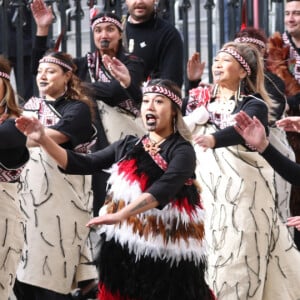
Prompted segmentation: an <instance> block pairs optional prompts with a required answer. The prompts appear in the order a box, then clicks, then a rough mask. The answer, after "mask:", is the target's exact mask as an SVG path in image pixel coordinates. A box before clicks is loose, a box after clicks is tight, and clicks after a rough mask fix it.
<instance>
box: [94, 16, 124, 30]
mask: <svg viewBox="0 0 300 300" xmlns="http://www.w3.org/2000/svg"><path fill="white" fill-rule="evenodd" d="M100 23H112V24H114V25H116V26H117V27H118V28H119V29H120V30H121V31H123V26H122V24H121V23H120V22H119V21H118V20H116V19H114V18H111V17H106V16H104V17H101V18H98V19H96V20H95V21H94V22H93V23H92V24H91V27H92V31H94V29H95V27H96V26H97V25H98V24H100Z"/></svg>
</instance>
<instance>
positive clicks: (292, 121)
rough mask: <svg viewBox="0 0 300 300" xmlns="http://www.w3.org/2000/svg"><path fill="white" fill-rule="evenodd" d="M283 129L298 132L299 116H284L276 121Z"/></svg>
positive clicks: (299, 128) (299, 130)
mask: <svg viewBox="0 0 300 300" xmlns="http://www.w3.org/2000/svg"><path fill="white" fill-rule="evenodd" d="M276 125H277V126H278V127H281V128H282V129H283V130H285V131H293V132H300V117H286V118H283V119H281V120H278V121H277V122H276Z"/></svg>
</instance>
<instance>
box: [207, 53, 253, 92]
mask: <svg viewBox="0 0 300 300" xmlns="http://www.w3.org/2000/svg"><path fill="white" fill-rule="evenodd" d="M212 73H213V78H214V82H215V83H216V84H219V85H220V86H224V87H227V88H231V89H233V87H234V89H235V87H237V86H238V84H239V82H240V80H241V79H242V78H244V77H245V76H246V74H247V73H246V71H245V70H244V69H243V67H242V66H241V65H240V63H239V62H238V61H237V60H236V59H235V58H234V57H233V56H232V55H230V54H228V53H226V52H220V53H218V54H217V56H216V57H215V60H214V63H213V65H212Z"/></svg>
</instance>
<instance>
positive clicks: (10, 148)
mask: <svg viewBox="0 0 300 300" xmlns="http://www.w3.org/2000/svg"><path fill="white" fill-rule="evenodd" d="M0 136H1V139H0V163H1V164H2V165H4V166H5V167H6V168H11V169H14V168H18V167H20V166H21V165H23V164H24V163H25V162H26V161H27V160H28V150H27V148H26V137H25V136H24V135H23V134H22V133H21V132H20V131H19V130H18V129H17V128H16V126H15V120H14V119H7V120H5V121H4V122H3V123H2V124H0Z"/></svg>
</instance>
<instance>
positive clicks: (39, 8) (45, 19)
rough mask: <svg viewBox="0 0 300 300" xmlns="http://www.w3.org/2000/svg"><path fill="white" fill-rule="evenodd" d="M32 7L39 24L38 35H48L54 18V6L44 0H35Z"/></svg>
mask: <svg viewBox="0 0 300 300" xmlns="http://www.w3.org/2000/svg"><path fill="white" fill-rule="evenodd" d="M30 8H31V11H32V15H33V18H34V20H35V23H36V25H37V35H48V31H49V27H50V25H51V24H52V22H53V19H54V15H53V12H52V8H51V7H50V6H47V5H46V4H45V2H44V1H43V0H33V2H32V3H31V5H30Z"/></svg>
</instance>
